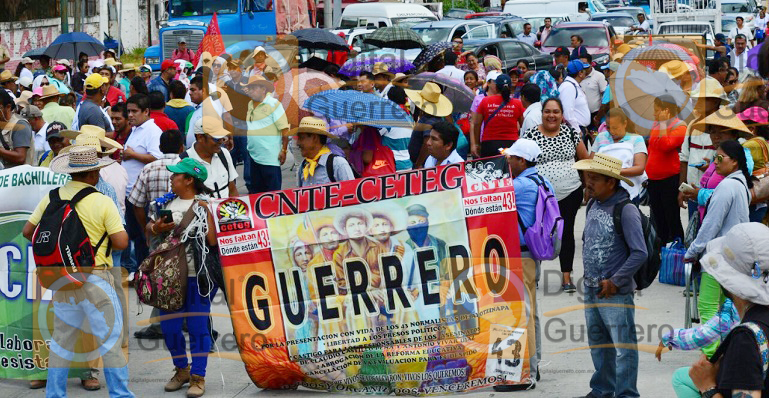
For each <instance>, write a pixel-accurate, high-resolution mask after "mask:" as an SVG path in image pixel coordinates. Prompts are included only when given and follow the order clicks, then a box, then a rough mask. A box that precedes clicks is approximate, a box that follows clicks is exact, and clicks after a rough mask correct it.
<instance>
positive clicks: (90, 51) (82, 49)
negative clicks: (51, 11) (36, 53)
mask: <svg viewBox="0 0 769 398" xmlns="http://www.w3.org/2000/svg"><path fill="white" fill-rule="evenodd" d="M102 51H104V44H102V42H100V41H99V40H97V39H94V38H93V37H91V36H89V35H87V34H85V33H83V32H72V33H64V34H61V35H59V37H57V38H56V40H54V41H53V43H51V45H50V46H48V48H46V49H45V55H47V56H49V57H51V58H53V59H78V57H79V56H80V53H85V54H86V55H99V54H101V52H102Z"/></svg>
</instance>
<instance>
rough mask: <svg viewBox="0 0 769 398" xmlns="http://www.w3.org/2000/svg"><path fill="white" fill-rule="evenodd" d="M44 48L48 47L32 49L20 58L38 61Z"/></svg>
mask: <svg viewBox="0 0 769 398" xmlns="http://www.w3.org/2000/svg"><path fill="white" fill-rule="evenodd" d="M46 48H48V47H38V48H33V49H32V50H29V51H27V52H25V53H24V55H22V56H21V57H22V58H24V57H29V58H32V59H40V58H42V57H43V55H44V53H45V49H46Z"/></svg>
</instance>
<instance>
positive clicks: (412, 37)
mask: <svg viewBox="0 0 769 398" xmlns="http://www.w3.org/2000/svg"><path fill="white" fill-rule="evenodd" d="M363 42H364V43H366V44H371V45H373V46H377V47H379V48H397V49H401V50H408V49H410V48H424V47H425V42H423V41H422V38H420V37H419V35H418V34H417V32H414V31H413V30H411V29H408V28H401V27H398V26H388V27H384V28H379V29H377V30H375V31H373V32H371V34H369V35H367V36H366V38H365V39H363Z"/></svg>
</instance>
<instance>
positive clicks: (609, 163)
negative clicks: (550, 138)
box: [571, 153, 633, 187]
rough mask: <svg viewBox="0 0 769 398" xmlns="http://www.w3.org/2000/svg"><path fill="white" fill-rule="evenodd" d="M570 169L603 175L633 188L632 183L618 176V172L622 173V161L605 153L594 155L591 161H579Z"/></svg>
mask: <svg viewBox="0 0 769 398" xmlns="http://www.w3.org/2000/svg"><path fill="white" fill-rule="evenodd" d="M571 167H573V168H575V169H577V170H583V171H589V172H591V173H598V174H603V175H605V176H609V177H612V178H616V179H618V180H622V181H624V182H626V183H627V184H628V185H630V186H631V187H632V186H633V181H630V179H628V178H627V177H623V176H622V175H620V172H621V171H622V161H621V160H619V159H617V158H615V157H613V156H609V155H607V154H605V153H596V154H595V156H594V157H593V158H592V159H584V160H580V161H579V162H577V163H574V166H571Z"/></svg>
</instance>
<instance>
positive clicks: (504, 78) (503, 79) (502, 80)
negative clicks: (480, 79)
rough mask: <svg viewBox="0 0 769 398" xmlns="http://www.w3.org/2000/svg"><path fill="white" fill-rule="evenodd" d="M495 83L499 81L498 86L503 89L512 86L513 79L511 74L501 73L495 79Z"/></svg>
mask: <svg viewBox="0 0 769 398" xmlns="http://www.w3.org/2000/svg"><path fill="white" fill-rule="evenodd" d="M494 83H497V88H498V89H501V88H502V87H506V86H507V87H510V86H512V84H513V80H512V79H510V76H508V75H499V76H497V78H496V79H494Z"/></svg>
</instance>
